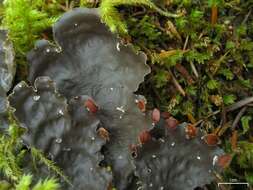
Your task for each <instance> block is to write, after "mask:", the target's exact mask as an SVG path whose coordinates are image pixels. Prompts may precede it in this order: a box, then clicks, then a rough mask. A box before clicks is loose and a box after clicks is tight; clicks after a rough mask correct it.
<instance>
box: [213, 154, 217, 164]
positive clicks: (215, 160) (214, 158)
mask: <svg viewBox="0 0 253 190" xmlns="http://www.w3.org/2000/svg"><path fill="white" fill-rule="evenodd" d="M217 161H218V156H217V155H215V156H214V157H213V166H214V165H215V164H216V162H217Z"/></svg>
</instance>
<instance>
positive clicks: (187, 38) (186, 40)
mask: <svg viewBox="0 0 253 190" xmlns="http://www.w3.org/2000/svg"><path fill="white" fill-rule="evenodd" d="M188 42H189V35H188V36H187V37H186V39H185V42H184V47H183V50H186V48H187V45H188Z"/></svg>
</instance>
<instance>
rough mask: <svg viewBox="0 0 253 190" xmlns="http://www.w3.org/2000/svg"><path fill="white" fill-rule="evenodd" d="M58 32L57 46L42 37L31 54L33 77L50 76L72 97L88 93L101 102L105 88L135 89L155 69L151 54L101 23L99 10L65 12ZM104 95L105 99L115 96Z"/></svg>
mask: <svg viewBox="0 0 253 190" xmlns="http://www.w3.org/2000/svg"><path fill="white" fill-rule="evenodd" d="M53 34H54V40H55V43H56V45H53V44H51V43H49V42H48V41H46V40H40V41H38V42H37V43H36V45H35V48H34V49H33V50H31V51H30V52H29V54H28V55H27V58H28V61H29V62H30V71H29V80H30V81H31V82H34V80H35V79H36V78H37V77H38V76H49V77H51V78H52V79H53V80H54V81H55V82H56V84H57V87H58V89H59V92H60V93H61V94H63V95H64V96H65V97H67V98H68V99H70V98H71V97H75V96H78V95H88V96H90V97H92V98H93V99H94V100H95V102H97V103H98V104H100V102H99V100H100V98H99V96H100V93H104V91H106V90H110V89H114V88H115V89H117V88H123V89H124V91H125V92H128V93H129V92H131V93H132V92H134V91H136V90H137V88H138V86H139V84H140V83H141V82H142V81H143V80H144V76H145V75H146V74H148V73H149V72H150V68H149V67H148V65H147V64H146V59H147V58H146V55H145V54H144V53H135V52H134V50H133V48H132V47H130V46H125V45H122V44H121V43H120V41H119V39H118V38H117V36H116V35H115V34H112V33H111V32H110V31H109V29H108V28H107V26H106V25H105V24H103V23H102V22H101V19H100V16H99V9H87V8H79V9H74V10H73V11H70V12H67V13H65V14H64V15H63V16H62V17H61V18H60V19H59V21H58V22H56V24H55V25H54V26H53ZM103 95H104V97H103V99H104V100H107V99H110V98H111V97H110V96H108V95H106V93H104V94H103ZM122 98H124V97H122ZM107 102H108V101H107Z"/></svg>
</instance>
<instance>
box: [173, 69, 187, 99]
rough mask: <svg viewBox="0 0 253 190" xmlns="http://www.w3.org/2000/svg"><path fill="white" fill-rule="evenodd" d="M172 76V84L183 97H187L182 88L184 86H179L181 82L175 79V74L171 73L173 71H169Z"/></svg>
mask: <svg viewBox="0 0 253 190" xmlns="http://www.w3.org/2000/svg"><path fill="white" fill-rule="evenodd" d="M169 73H170V76H171V78H172V82H173V84H174V85H175V87H176V89H177V90H178V91H179V92H180V93H181V94H182V95H183V96H185V95H186V93H185V91H184V89H183V88H182V86H181V85H180V84H179V82H178V81H177V79H176V78H175V77H174V75H173V73H172V72H171V70H169Z"/></svg>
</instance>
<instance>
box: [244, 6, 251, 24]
mask: <svg viewBox="0 0 253 190" xmlns="http://www.w3.org/2000/svg"><path fill="white" fill-rule="evenodd" d="M251 10H252V9H250V10H249V12H248V14H247V15H246V16H245V18H244V19H243V21H242V24H245V23H246V22H247V20H248V18H249V16H250V14H251Z"/></svg>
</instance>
